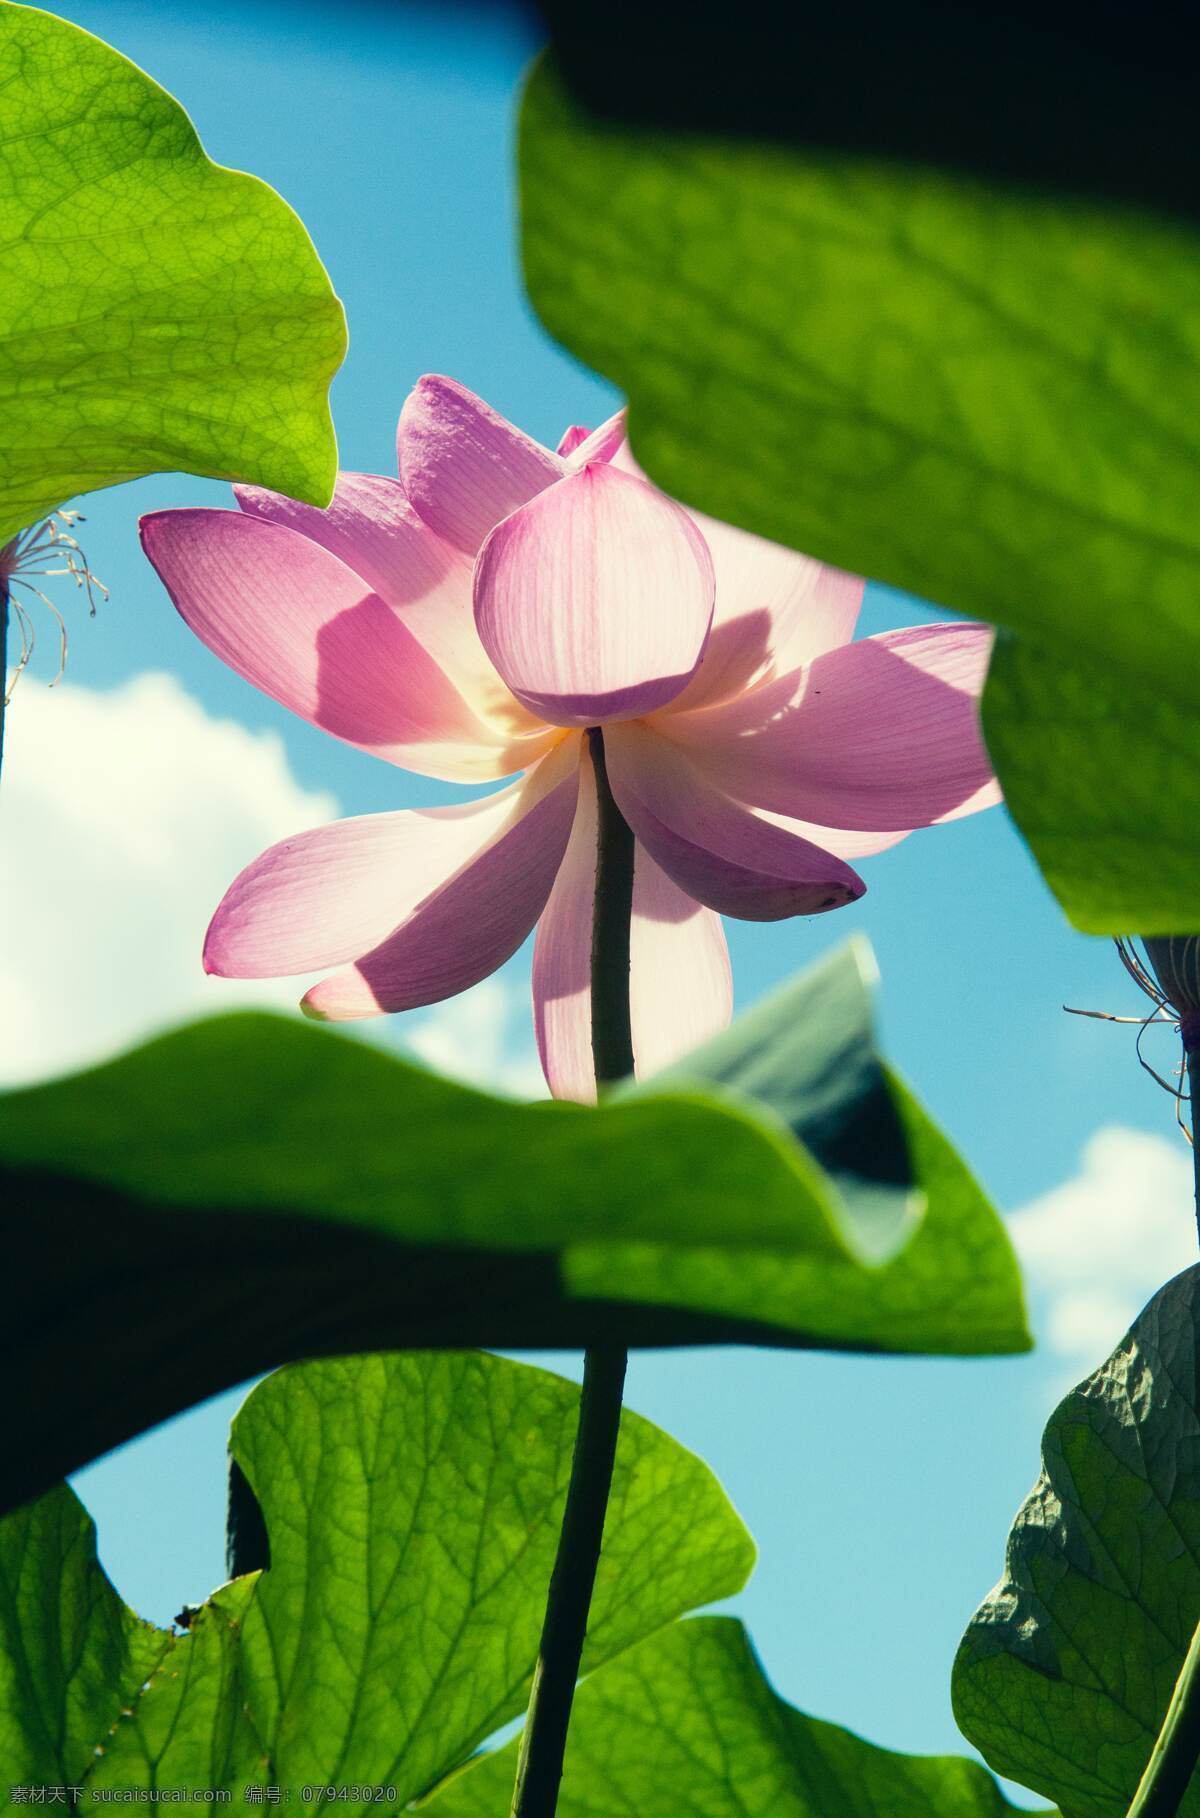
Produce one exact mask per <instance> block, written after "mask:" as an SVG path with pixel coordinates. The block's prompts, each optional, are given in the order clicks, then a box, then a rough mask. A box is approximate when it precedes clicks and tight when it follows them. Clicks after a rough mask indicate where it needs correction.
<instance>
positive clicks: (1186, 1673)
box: [1128, 1047, 1200, 1818]
mask: <svg viewBox="0 0 1200 1818" xmlns="http://www.w3.org/2000/svg"><path fill="white" fill-rule="evenodd" d="M1186 1055H1187V1076H1188V1089H1189V1091H1190V1092H1191V1101H1192V1107H1193V1109H1192V1136H1193V1142H1192V1164H1193V1168H1194V1171H1195V1176H1194V1177H1195V1183H1196V1219H1197V1223H1198V1224H1200V1149H1198V1148H1197V1146H1196V1141H1195V1137H1196V1127H1195V1125H1196V1112H1195V1107H1196V1106H1197V1105H1200V1048H1193V1047H1189V1048H1188V1049H1187V1051H1186ZM1197 1762H1200V1623H1197V1625H1196V1630H1195V1633H1194V1634H1193V1636H1192V1641H1191V1646H1190V1647H1189V1648H1188V1651H1187V1654H1186V1656H1185V1658H1184V1662H1183V1666H1182V1667H1181V1668H1180V1671H1179V1678H1178V1679H1177V1680H1176V1681H1175V1690H1174V1691H1173V1692H1172V1693H1171V1702H1170V1704H1169V1705H1168V1706H1167V1714H1166V1716H1165V1717H1164V1718H1163V1724H1162V1728H1161V1730H1160V1731H1159V1732H1158V1736H1157V1738H1156V1740H1155V1743H1154V1747H1153V1748H1152V1749H1151V1751H1150V1759H1149V1761H1147V1763H1146V1768H1145V1772H1144V1773H1143V1775H1142V1778H1141V1780H1140V1782H1139V1784H1138V1790H1137V1792H1136V1793H1135V1794H1134V1796H1133V1804H1132V1805H1131V1806H1130V1808H1129V1813H1128V1818H1175V1813H1176V1812H1178V1810H1179V1808H1180V1806H1181V1805H1182V1803H1183V1799H1184V1795H1185V1794H1186V1792H1187V1790H1188V1787H1189V1786H1190V1785H1191V1783H1192V1775H1193V1774H1194V1773H1195V1771H1196V1764H1197Z"/></svg>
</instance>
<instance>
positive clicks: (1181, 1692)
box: [1128, 1624, 1200, 1818]
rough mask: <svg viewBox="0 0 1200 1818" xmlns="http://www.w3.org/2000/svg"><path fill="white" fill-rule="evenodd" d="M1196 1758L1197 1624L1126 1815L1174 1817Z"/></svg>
mask: <svg viewBox="0 0 1200 1818" xmlns="http://www.w3.org/2000/svg"><path fill="white" fill-rule="evenodd" d="M1197 1761H1200V1624H1198V1625H1197V1627H1196V1631H1195V1633H1194V1635H1193V1636H1192V1644H1191V1646H1190V1647H1189V1648H1188V1651H1187V1655H1186V1658H1185V1659H1184V1663H1183V1666H1182V1668H1181V1669H1180V1673H1179V1678H1178V1679H1177V1680H1176V1681H1175V1690H1174V1691H1173V1692H1172V1694H1171V1702H1170V1704H1169V1705H1168V1706H1167V1714H1166V1716H1165V1717H1164V1718H1163V1726H1162V1729H1161V1730H1160V1731H1159V1732H1158V1736H1157V1739H1156V1740H1155V1744H1154V1747H1153V1748H1152V1749H1151V1751H1150V1759H1149V1761H1148V1762H1147V1763H1146V1771H1145V1773H1144V1774H1143V1775H1142V1778H1141V1781H1140V1783H1139V1785H1138V1790H1137V1792H1136V1793H1135V1794H1134V1796H1133V1804H1132V1805H1131V1806H1130V1808H1129V1814H1128V1818H1175V1813H1176V1812H1178V1810H1179V1808H1180V1806H1181V1805H1182V1804H1183V1800H1184V1795H1185V1794H1186V1792H1187V1790H1188V1787H1189V1786H1190V1785H1191V1780H1192V1775H1193V1774H1194V1773H1195V1771H1196V1763H1197Z"/></svg>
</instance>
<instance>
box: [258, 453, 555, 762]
mask: <svg viewBox="0 0 1200 1818" xmlns="http://www.w3.org/2000/svg"><path fill="white" fill-rule="evenodd" d="M233 490H234V493H235V495H236V497H237V501H238V504H239V505H240V506H241V508H242V510H243V511H244V512H246V513H247V514H248V515H249V516H251V517H255V518H262V519H265V520H266V521H267V522H269V523H272V524H284V525H286V526H287V527H288V528H289V529H291V530H298V531H299V532H300V533H301V534H302V535H303V536H306V537H311V538H312V540H313V541H314V542H315V543H320V544H321V546H322V547H323V548H325V549H328V550H329V551H330V552H331V554H333V555H335V556H337V557H338V558H339V559H340V560H341V561H343V562H344V563H345V564H346V566H347V568H352V569H353V570H354V572H355V574H357V575H361V577H362V579H363V580H364V581H365V582H366V583H367V586H368V587H370V588H372V589H373V590H374V591H375V592H376V593H377V594H378V595H379V597H380V599H382V600H386V601H387V604H388V605H389V606H391V607H392V608H393V610H394V611H396V612H397V613H399V615H400V617H401V618H402V619H403V621H404V624H405V626H406V627H407V629H408V630H409V631H411V632H412V634H413V636H414V637H415V638H416V639H417V641H418V643H420V644H421V645H422V646H423V648H424V649H425V650H427V651H428V652H429V654H430V656H431V657H432V658H433V659H434V661H435V662H436V663H437V664H438V665H439V667H440V668H442V669H443V670H445V672H446V674H447V675H448V676H449V677H450V679H451V681H452V682H453V683H454V685H455V686H456V688H457V689H458V691H459V693H460V694H462V695H463V696H464V698H465V699H466V700H467V701H468V702H469V703H470V704H471V706H472V707H473V708H474V709H475V711H476V713H478V714H479V715H480V717H481V718H482V719H484V720H486V721H489V722H491V723H493V725H494V726H495V728H496V729H497V730H498V732H499V733H500V734H501V735H502V737H503V739H504V742H506V743H507V742H508V740H509V739H511V738H513V737H522V738H523V737H529V738H531V739H534V740H540V743H541V745H542V747H543V748H544V747H545V742H546V731H545V727H544V726H543V725H542V723H541V722H540V721H538V720H535V719H534V717H533V715H532V714H530V713H529V712H528V711H527V710H526V709H525V708H524V707H522V706H521V704H520V702H519V701H517V700H516V699H515V698H514V696H513V695H512V694H511V693H510V692H509V690H508V689H507V688H506V687H505V686H504V683H503V682H502V681H501V680H500V677H499V676H498V675H497V674H496V671H495V668H494V667H493V665H492V664H491V662H490V661H489V660H488V656H487V652H486V651H485V650H484V648H483V645H482V644H481V643H480V641H479V633H478V632H477V631H476V629H475V615H474V612H473V610H472V607H471V570H472V566H473V564H472V562H471V558H470V557H469V556H466V555H464V554H463V553H462V551H461V550H460V549H454V548H452V547H451V545H450V544H449V543H444V542H443V541H442V539H441V538H440V537H439V536H436V535H435V534H434V532H433V531H432V530H430V529H429V528H428V526H427V525H425V524H423V523H422V522H421V520H420V518H419V517H418V516H417V514H416V512H415V511H414V510H413V508H412V506H411V505H410V504H409V502H408V500H407V499H406V498H405V496H404V488H403V487H402V486H401V484H400V482H399V480H389V479H387V478H385V477H384V476H383V475H382V474H373V473H341V474H339V475H338V481H337V488H336V490H335V492H334V495H333V503H332V504H331V505H330V506H329V508H328V509H327V510H325V511H318V510H316V508H315V507H314V506H312V505H299V504H297V503H296V501H295V500H294V499H288V498H285V497H284V496H283V495H282V494H281V493H277V492H267V491H265V490H264V489H263V488H262V487H259V486H235V487H234V489H233ZM537 755H538V753H537V751H536V750H534V751H532V752H531V754H530V758H527V759H526V760H525V762H528V761H531V758H532V757H536V756H537ZM509 768H510V769H521V768H524V763H520V764H511V765H509Z"/></svg>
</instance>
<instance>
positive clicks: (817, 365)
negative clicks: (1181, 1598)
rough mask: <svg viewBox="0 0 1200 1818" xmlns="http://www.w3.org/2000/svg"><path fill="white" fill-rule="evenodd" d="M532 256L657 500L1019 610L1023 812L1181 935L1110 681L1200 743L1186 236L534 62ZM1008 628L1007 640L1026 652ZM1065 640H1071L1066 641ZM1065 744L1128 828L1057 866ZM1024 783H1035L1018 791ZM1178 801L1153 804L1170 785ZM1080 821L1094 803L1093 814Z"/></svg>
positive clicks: (1135, 753)
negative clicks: (608, 97)
mask: <svg viewBox="0 0 1200 1818" xmlns="http://www.w3.org/2000/svg"><path fill="white" fill-rule="evenodd" d="M521 172H522V198H523V204H522V206H523V222H524V259H525V272H526V279H527V283H528V286H529V291H530V295H531V297H532V299H533V302H534V304H535V306H536V308H537V310H538V312H539V314H540V315H541V317H542V319H543V321H544V322H545V323H546V325H547V327H548V328H549V329H550V331H551V333H553V334H555V335H557V336H558V338H559V339H560V340H562V341H563V342H565V343H566V345H567V346H569V347H570V348H571V349H572V351H573V352H575V353H576V354H578V355H579V356H580V357H581V358H583V359H584V360H586V361H587V362H588V363H589V364H590V365H592V366H595V367H598V368H599V369H600V370H601V371H602V372H604V373H606V374H607V375H608V376H609V377H610V378H612V379H614V380H615V381H616V382H617V383H618V384H619V385H621V386H622V387H623V388H624V389H625V390H626V391H627V392H628V393H629V395H630V399H631V416H630V428H631V434H632V439H633V446H634V449H635V451H636V453H637V455H638V458H639V459H640V460H641V462H642V463H643V465H644V466H645V467H646V469H647V471H648V472H649V474H650V475H651V476H652V477H653V478H654V479H655V480H656V481H657V482H658V483H659V484H660V485H662V486H663V487H664V488H665V489H666V490H667V491H668V492H670V493H672V494H674V495H676V496H677V497H679V498H682V499H684V500H685V501H686V502H687V503H689V504H692V505H696V506H699V507H701V508H702V509H703V510H705V511H708V512H711V513H712V514H713V515H714V516H716V517H720V518H726V519H729V520H731V521H733V522H735V523H738V524H742V525H745V526H747V527H749V528H750V529H752V530H755V531H758V532H760V533H761V534H763V535H765V536H768V537H771V538H774V539H776V540H777V541H779V542H782V543H787V544H791V545H793V546H795V547H797V548H801V549H805V550H808V551H810V552H811V553H812V554H814V555H818V556H821V557H823V558H824V559H826V560H828V561H831V562H835V563H838V564H840V565H841V566H843V567H847V568H851V569H854V570H856V571H857V572H861V573H865V574H869V575H871V576H873V577H874V578H876V579H880V580H883V581H887V582H890V583H892V584H894V585H896V586H898V587H902V588H904V589H906V590H907V591H909V592H911V593H916V594H919V595H922V596H924V597H926V598H929V599H934V600H940V601H942V602H944V603H945V605H947V606H950V607H953V608H954V609H955V610H957V611H961V612H967V613H971V614H975V615H978V616H980V617H983V618H986V619H990V620H992V621H994V622H995V623H997V624H1000V625H1004V626H1007V627H1009V628H1011V629H1014V630H1016V631H1018V632H1027V633H1029V634H1030V635H1031V636H1032V637H1033V638H1034V639H1035V640H1036V643H1037V646H1038V649H1037V650H1036V651H1035V650H1030V651H1029V652H1028V653H1027V655H1026V657H1025V659H1024V662H1023V665H1022V668H1023V672H1024V671H1032V669H1033V667H1034V665H1035V664H1038V663H1044V664H1047V665H1049V670H1050V675H1049V678H1048V679H1047V680H1046V681H1044V682H1043V681H1041V680H1040V679H1038V680H1037V681H1036V682H1030V683H1029V686H1031V687H1033V686H1037V687H1038V688H1040V689H1041V691H1042V693H1043V694H1045V695H1046V696H1047V697H1052V702H1053V709H1054V710H1053V711H1051V712H1048V713H1047V715H1046V716H1045V717H1044V718H1042V717H1039V716H1030V715H1026V714H1021V713H1019V712H1018V713H1016V714H1015V716H1014V704H1013V702H1012V663H1011V661H1010V662H1009V663H1008V665H1007V666H1006V670H1005V678H1004V683H1003V684H1002V685H1000V686H999V687H998V690H997V692H996V694H995V695H994V696H993V698H992V699H991V700H990V701H989V703H988V706H987V709H986V711H987V721H988V730H989V739H990V743H991V746H992V750H993V754H994V756H995V758H996V760H997V764H998V770H999V774H1000V777H1001V781H1002V782H1003V783H1004V784H1005V785H1006V786H1007V787H1009V789H1010V792H1011V805H1012V807H1013V809H1014V812H1015V814H1016V818H1017V820H1018V823H1019V824H1020V825H1021V826H1022V828H1023V830H1024V831H1025V832H1026V834H1027V836H1028V837H1029V839H1030V841H1031V843H1032V845H1033V848H1034V851H1035V854H1036V855H1037V857H1038V858H1039V860H1040V861H1041V862H1042V864H1043V866H1044V868H1045V870H1046V872H1047V875H1048V877H1049V878H1050V879H1051V882H1052V883H1053V884H1054V885H1055V888H1056V889H1058V891H1059V893H1060V895H1061V897H1062V900H1063V902H1064V905H1065V907H1066V908H1067V910H1068V913H1069V914H1070V915H1071V916H1072V918H1073V919H1074V920H1075V921H1076V922H1077V923H1078V924H1079V925H1080V926H1082V927H1085V928H1088V929H1093V930H1103V931H1109V932H1113V931H1115V932H1120V931H1127V930H1128V929H1129V928H1130V927H1136V928H1138V929H1144V930H1146V931H1147V932H1163V931H1168V930H1169V929H1170V928H1172V927H1178V926H1181V925H1182V926H1185V927H1190V926H1191V925H1192V924H1193V922H1195V920H1196V917H1197V914H1200V892H1197V890H1196V889H1195V887H1194V871H1193V872H1192V873H1191V874H1190V876H1189V877H1188V878H1187V879H1182V878H1181V877H1179V876H1178V875H1174V874H1172V873H1171V871H1170V869H1169V868H1167V869H1166V870H1164V868H1163V867H1162V866H1161V864H1160V860H1159V854H1160V845H1159V840H1160V834H1161V829H1162V826H1163V824H1164V823H1165V824H1166V825H1167V827H1168V830H1169V841H1170V843H1171V844H1172V845H1178V844H1180V843H1181V842H1182V841H1183V839H1184V838H1185V837H1190V833H1191V829H1192V827H1193V825H1194V815H1193V814H1192V812H1191V809H1190V806H1189V803H1188V802H1187V800H1186V797H1185V798H1180V799H1178V800H1177V801H1176V802H1175V803H1174V805H1173V807H1172V806H1168V805H1166V804H1165V803H1164V804H1163V805H1160V806H1159V808H1158V811H1157V813H1156V814H1155V816H1154V817H1153V819H1152V820H1151V822H1150V823H1149V824H1147V823H1145V822H1144V821H1143V819H1142V816H1141V807H1142V803H1143V801H1144V800H1145V798H1146V797H1147V796H1148V795H1150V794H1151V793H1152V791H1153V789H1154V786H1155V784H1156V781H1157V779H1158V778H1159V777H1160V776H1161V775H1162V774H1163V773H1164V772H1165V771H1167V770H1168V769H1170V768H1171V767H1172V766H1173V765H1174V764H1175V753H1176V744H1175V738H1174V736H1173V735H1171V736H1168V735H1165V734H1164V728H1163V727H1162V725H1160V723H1159V720H1158V717H1157V715H1156V714H1155V712H1153V711H1151V712H1150V713H1149V714H1146V713H1145V712H1142V711H1139V710H1138V709H1137V706H1136V701H1135V700H1134V699H1131V700H1130V701H1129V702H1127V703H1124V704H1123V710H1122V711H1120V712H1118V713H1116V714H1107V713H1106V714H1099V713H1097V712H1095V710H1094V707H1093V706H1092V702H1091V686H1092V682H1093V680H1094V678H1095V676H1097V675H1099V676H1100V677H1101V678H1102V688H1101V692H1102V693H1112V692H1113V689H1114V684H1113V682H1112V679H1111V678H1112V677H1114V676H1120V677H1121V678H1122V684H1123V685H1124V684H1125V683H1126V682H1128V683H1129V686H1130V688H1131V693H1132V695H1133V696H1136V697H1138V698H1142V699H1146V700H1149V701H1150V702H1151V703H1152V705H1153V704H1155V703H1158V702H1169V703H1170V704H1171V708H1170V711H1171V713H1172V714H1173V716H1174V721H1175V723H1176V724H1177V725H1183V726H1184V728H1185V730H1186V743H1187V747H1188V748H1189V749H1193V748H1194V747H1195V745H1196V743H1197V739H1198V736H1200V710H1198V709H1197V705H1196V702H1197V691H1198V684H1200V613H1198V612H1197V609H1196V601H1197V598H1198V597H1200V480H1198V479H1197V473H1198V471H1200V427H1198V425H1200V358H1198V355H1197V350H1198V348H1200V236H1198V234H1197V230H1196V228H1195V227H1194V226H1193V225H1190V224H1188V223H1186V222H1171V221H1168V220H1166V219H1165V218H1164V219H1158V218H1154V217H1150V216H1139V215H1137V214H1135V213H1133V212H1131V211H1129V210H1122V209H1121V208H1119V207H1117V206H1115V205H1113V206H1108V207H1105V206H1103V205H1101V204H1100V203H1098V202H1095V201H1090V202H1089V201H1083V200H1077V199H1070V198H1064V197H1057V196H1055V195H1053V194H1051V193H1043V194H1041V195H1035V194H1031V193H1029V192H1026V191H1016V190H1012V191H1008V190H1005V189H1004V188H1002V187H999V186H997V185H995V184H988V183H986V182H984V181H983V180H982V179H981V178H969V177H965V176H954V175H952V174H947V173H942V172H938V171H936V170H933V169H930V168H921V167H918V166H911V165H902V164H886V163H882V162H879V161H870V160H867V159H863V158H856V157H854V156H851V155H848V154H837V153H828V154H825V155H820V154H816V153H808V154H805V153H803V152H801V151H794V150H788V149H787V148H785V147H783V146H774V147H772V146H762V145H755V144H753V143H746V142H741V141H734V142H727V141H720V140H713V139H703V138H699V137H695V136H692V137H687V136H677V137H668V136H667V135H664V134H658V135H655V134H654V133H653V132H650V131H641V132H638V131H633V130H630V129H624V130H614V129H613V128H612V127H611V126H608V125H605V126H601V125H599V124H597V123H595V122H594V121H592V120H591V119H590V117H589V116H588V115H587V114H585V113H584V112H582V110H580V109H579V108H577V107H576V106H574V105H573V104H572V103H571V102H570V101H569V100H568V98H567V97H566V95H565V93H564V91H563V89H562V87H561V85H560V83H559V81H558V78H557V76H556V74H555V71H554V69H553V66H552V65H550V64H548V63H545V62H543V64H542V65H541V66H540V67H539V68H538V69H537V70H536V71H535V74H534V76H533V78H532V81H531V83H530V86H529V88H528V91H527V94H526V99H525V107H524V114H523V122H522V131H521ZM1017 649H1018V651H1019V650H1020V645H1018V646H1017ZM1077 658H1078V659H1079V661H1078V663H1077V662H1076V659H1077ZM1077 761H1078V762H1079V763H1080V764H1081V765H1082V767H1083V770H1084V771H1085V772H1086V773H1087V774H1091V773H1092V771H1093V770H1094V772H1095V773H1096V774H1097V775H1099V776H1102V777H1103V778H1104V787H1103V790H1102V794H1103V796H1104V797H1105V798H1106V804H1107V805H1106V811H1105V812H1106V816H1107V819H1108V821H1109V823H1110V825H1111V826H1112V827H1114V828H1115V829H1116V830H1117V831H1116V834H1115V837H1114V838H1113V839H1112V840H1111V841H1110V840H1107V839H1103V840H1100V841H1098V842H1091V843H1090V844H1089V846H1088V850H1089V852H1090V869H1088V870H1087V871H1084V870H1083V869H1082V868H1079V867H1077V868H1073V869H1068V868H1067V867H1065V866H1064V864H1063V862H1062V848H1063V846H1064V845H1065V844H1067V843H1069V841H1070V840H1071V839H1072V838H1074V837H1077V835H1078V827H1079V820H1080V815H1079V806H1080V803H1079V797H1080V789H1079V786H1078V782H1077V778H1078V775H1079V771H1078V770H1077V769H1076V764H1077ZM1029 776H1036V777H1038V778H1039V779H1040V786H1039V789H1038V791H1037V799H1036V800H1035V801H1034V802H1033V804H1032V806H1031V804H1030V800H1029V798H1030V794H1031V788H1030V785H1029V783H1028V781H1027V779H1028V777H1029ZM1169 799H1170V798H1169V797H1168V798H1167V800H1168V802H1169ZM1093 818H1094V817H1093Z"/></svg>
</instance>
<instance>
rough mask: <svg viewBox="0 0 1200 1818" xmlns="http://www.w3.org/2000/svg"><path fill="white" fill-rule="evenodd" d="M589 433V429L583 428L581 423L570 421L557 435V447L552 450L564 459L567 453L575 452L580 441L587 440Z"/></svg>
mask: <svg viewBox="0 0 1200 1818" xmlns="http://www.w3.org/2000/svg"><path fill="white" fill-rule="evenodd" d="M591 433H592V432H591V430H590V429H585V428H584V426H583V424H582V423H572V424H571V425H570V427H569V428H567V429H564V430H563V432H562V435H561V436H560V437H559V439H558V447H557V448H556V449H555V450H554V452H555V454H557V455H561V456H562V457H563V460H564V461H565V460H566V458H567V456H568V455H573V454H574V453H575V450H576V449H577V448H578V447H579V446H580V444H581V443H582V442H586V441H587V439H588V437H589V436H590V435H591Z"/></svg>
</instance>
